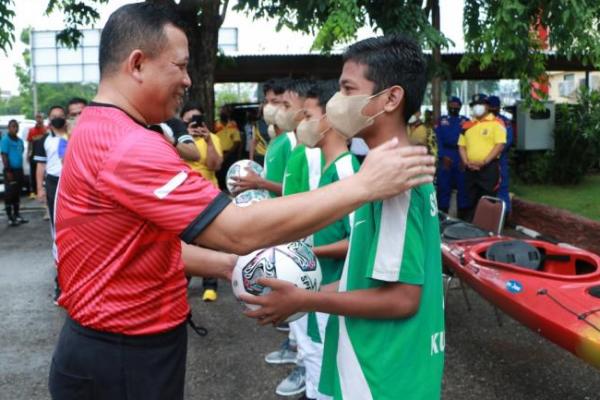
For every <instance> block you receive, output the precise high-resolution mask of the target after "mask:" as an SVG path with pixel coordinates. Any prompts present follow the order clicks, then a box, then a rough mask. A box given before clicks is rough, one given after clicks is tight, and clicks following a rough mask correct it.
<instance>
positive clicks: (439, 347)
mask: <svg viewBox="0 0 600 400" xmlns="http://www.w3.org/2000/svg"><path fill="white" fill-rule="evenodd" d="M445 349H446V332H444V331H441V332H436V333H434V334H433V335H431V355H432V356H433V355H436V354H440V353H443V352H444V350H445Z"/></svg>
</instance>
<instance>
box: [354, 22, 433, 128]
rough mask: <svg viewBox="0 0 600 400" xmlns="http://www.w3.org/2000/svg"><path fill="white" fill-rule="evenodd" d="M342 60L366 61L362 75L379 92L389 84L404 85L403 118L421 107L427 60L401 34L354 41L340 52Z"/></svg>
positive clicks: (416, 46)
mask: <svg viewBox="0 0 600 400" xmlns="http://www.w3.org/2000/svg"><path fill="white" fill-rule="evenodd" d="M343 61H344V62H346V61H354V62H356V63H358V64H362V65H365V66H366V67H367V70H366V72H365V74H366V76H365V78H366V79H368V80H370V81H371V82H373V83H375V91H374V92H373V94H375V93H378V92H380V91H382V90H384V89H387V88H389V87H391V86H395V85H397V86H401V87H402V88H403V89H404V110H403V113H404V122H408V119H409V118H410V116H411V115H413V114H414V113H415V112H417V111H418V110H419V109H420V108H421V103H422V102H423V96H424V94H425V88H426V87H427V61H426V60H425V57H424V56H423V51H422V50H421V46H419V44H418V43H417V42H416V41H415V40H414V39H412V38H410V37H408V36H405V35H402V34H398V33H395V34H391V35H386V36H380V37H375V38H369V39H365V40H361V41H360V42H356V43H354V44H353V45H351V46H350V47H348V49H347V50H346V52H345V53H344V55H343Z"/></svg>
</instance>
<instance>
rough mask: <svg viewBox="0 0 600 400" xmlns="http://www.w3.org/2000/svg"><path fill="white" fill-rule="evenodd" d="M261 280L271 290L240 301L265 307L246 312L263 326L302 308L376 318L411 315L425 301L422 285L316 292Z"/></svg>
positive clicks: (396, 284) (389, 284)
mask: <svg viewBox="0 0 600 400" xmlns="http://www.w3.org/2000/svg"><path fill="white" fill-rule="evenodd" d="M258 283H259V284H261V285H265V286H268V287H270V288H271V289H272V290H271V292H270V293H269V294H268V295H266V296H253V295H246V294H244V295H241V296H240V300H242V301H244V302H246V303H249V304H256V305H260V306H261V307H260V308H259V309H258V310H255V311H246V313H245V314H246V315H247V316H249V317H252V318H257V319H258V320H259V323H260V324H261V325H266V324H269V323H272V324H275V325H277V324H279V323H281V322H282V321H284V320H285V319H286V318H287V317H288V316H290V315H292V314H294V313H296V312H300V311H318V312H324V313H328V314H335V315H344V316H348V317H358V318H372V319H397V318H408V317H411V316H412V315H414V314H415V313H416V312H417V311H418V309H419V304H420V301H421V286H418V285H409V284H405V283H398V282H393V283H385V284H384V285H383V286H380V287H378V288H371V289H363V290H352V291H349V292H333V291H329V290H326V291H321V292H316V293H315V292H310V291H307V290H305V289H300V288H297V287H296V286H295V285H293V284H291V283H289V282H285V281H280V280H277V279H266V278H263V279H260V280H259V281H258Z"/></svg>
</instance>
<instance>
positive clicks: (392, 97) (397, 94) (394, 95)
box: [383, 86, 404, 112]
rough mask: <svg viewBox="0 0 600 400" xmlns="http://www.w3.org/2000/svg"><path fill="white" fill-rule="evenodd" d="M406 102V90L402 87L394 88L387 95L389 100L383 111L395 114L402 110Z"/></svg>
mask: <svg viewBox="0 0 600 400" xmlns="http://www.w3.org/2000/svg"><path fill="white" fill-rule="evenodd" d="M403 102H404V88H403V87H402V86H392V87H391V88H390V90H389V91H388V93H387V100H386V102H385V105H384V106H383V109H384V110H385V111H387V112H393V111H395V110H397V109H398V108H400V106H401V105H402V103H403Z"/></svg>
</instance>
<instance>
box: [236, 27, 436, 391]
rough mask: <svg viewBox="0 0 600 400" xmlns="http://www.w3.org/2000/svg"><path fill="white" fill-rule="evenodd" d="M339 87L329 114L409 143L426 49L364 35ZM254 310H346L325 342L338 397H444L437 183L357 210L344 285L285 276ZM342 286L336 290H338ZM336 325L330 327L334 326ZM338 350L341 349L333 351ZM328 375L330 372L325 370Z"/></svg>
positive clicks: (374, 139)
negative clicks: (303, 283) (312, 285)
mask: <svg viewBox="0 0 600 400" xmlns="http://www.w3.org/2000/svg"><path fill="white" fill-rule="evenodd" d="M343 60H344V66H343V70H342V74H341V77H340V80H339V82H340V92H339V93H337V94H336V95H335V96H333V97H332V98H331V99H330V100H329V102H328V103H327V107H326V111H327V119H328V120H329V122H330V123H331V125H332V126H333V127H335V129H336V130H337V131H339V132H340V133H341V134H343V135H344V136H345V137H346V138H351V137H353V136H355V135H357V134H358V135H359V136H360V137H362V138H363V139H364V140H365V142H366V143H367V145H368V146H369V148H371V149H372V148H374V147H377V146H379V145H380V144H382V143H385V142H386V141H388V140H390V139H395V140H397V141H398V142H399V143H400V144H401V145H403V146H409V142H408V137H407V128H406V125H407V121H408V118H409V117H410V116H411V115H412V114H413V113H415V112H416V111H417V110H418V109H419V108H420V105H421V102H422V99H423V94H424V91H425V87H426V84H427V77H426V69H427V66H426V61H425V58H424V56H423V54H422V51H421V49H420V47H419V45H418V44H417V43H416V42H415V41H414V40H412V39H409V38H407V37H404V36H402V35H390V36H384V37H379V38H372V39H367V40H363V41H360V42H357V43H355V44H354V45H352V46H350V47H349V48H348V49H347V51H346V53H345V54H344V57H343ZM261 283H264V284H265V285H267V286H269V287H271V289H272V291H271V293H270V294H268V295H266V296H260V297H253V296H243V297H242V300H243V301H246V302H249V303H253V304H258V305H261V306H262V307H261V308H260V309H258V310H255V311H247V312H246V314H247V315H248V316H251V317H255V318H259V322H260V323H261V324H268V323H275V324H276V323H278V322H279V321H281V320H282V319H284V318H286V317H287V316H288V315H291V314H293V313H295V312H298V311H300V310H304V311H318V312H325V313H329V314H335V315H337V318H336V320H337V329H333V330H332V329H329V330H328V332H327V334H326V339H325V350H324V354H325V356H324V363H326V364H329V365H332V369H333V373H332V374H330V375H329V376H325V374H324V375H322V381H323V380H327V381H328V382H327V384H324V382H322V383H321V386H320V387H321V388H322V389H323V390H322V391H324V392H325V394H328V395H331V396H333V398H334V399H360V400H368V399H390V400H391V399H404V400H406V399H439V397H440V391H441V380H442V372H443V364H444V347H445V331H444V310H443V293H442V277H441V254H440V236H439V222H438V218H437V204H436V196H435V191H434V189H433V185H431V184H425V185H422V186H417V187H415V188H413V189H411V190H409V191H407V192H405V193H403V194H400V195H397V196H395V197H392V198H389V199H387V200H383V201H375V202H372V203H367V204H365V205H364V206H362V207H361V208H359V209H358V210H357V211H356V212H355V216H354V223H353V227H352V232H351V236H350V245H349V249H348V255H347V257H346V261H345V264H344V269H343V272H342V276H341V278H340V280H339V282H338V283H337V284H333V285H334V287H332V285H330V286H325V287H324V288H323V289H322V290H321V292H318V293H312V292H308V291H304V290H301V289H298V288H296V287H295V286H293V285H291V284H289V283H286V282H281V281H278V280H270V279H264V280H262V281H261ZM335 286H337V287H335ZM331 325H332V324H331V323H330V326H331ZM332 346H333V347H334V348H332ZM323 372H325V369H323Z"/></svg>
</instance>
